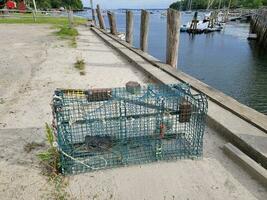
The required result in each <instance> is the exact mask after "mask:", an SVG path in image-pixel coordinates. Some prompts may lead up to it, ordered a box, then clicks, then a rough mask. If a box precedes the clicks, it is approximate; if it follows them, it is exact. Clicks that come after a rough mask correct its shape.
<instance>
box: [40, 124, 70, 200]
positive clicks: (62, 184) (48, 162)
mask: <svg viewBox="0 0 267 200" xmlns="http://www.w3.org/2000/svg"><path fill="white" fill-rule="evenodd" d="M45 133H46V139H47V142H48V144H49V148H48V149H47V150H46V151H44V152H42V153H40V154H38V157H39V159H40V161H41V164H42V166H43V174H44V175H47V176H48V178H49V182H50V183H51V184H52V185H53V190H52V192H51V193H50V194H48V195H47V196H46V197H47V199H54V200H65V199H69V198H70V195H69V194H68V192H67V191H66V187H67V185H68V181H67V180H66V179H65V177H63V176H62V175H61V174H60V154H59V151H58V150H57V148H56V147H54V143H55V134H54V131H53V129H52V128H51V127H50V126H49V125H48V124H47V123H46V124H45Z"/></svg>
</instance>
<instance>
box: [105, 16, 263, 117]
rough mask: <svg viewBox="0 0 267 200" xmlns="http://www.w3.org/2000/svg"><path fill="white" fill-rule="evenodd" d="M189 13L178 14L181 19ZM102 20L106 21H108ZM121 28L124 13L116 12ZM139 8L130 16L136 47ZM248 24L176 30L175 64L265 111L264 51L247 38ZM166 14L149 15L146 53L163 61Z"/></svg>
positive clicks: (136, 45) (187, 17)
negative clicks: (193, 32) (200, 31)
mask: <svg viewBox="0 0 267 200" xmlns="http://www.w3.org/2000/svg"><path fill="white" fill-rule="evenodd" d="M191 19H192V15H186V14H182V23H183V24H184V23H186V22H188V21H189V20H191ZM105 20H106V25H108V21H107V19H105ZM117 24H118V29H119V31H121V32H124V31H125V13H120V12H118V13H117ZM139 28H140V12H136V13H135V16H134V46H135V47H139V34H140V32H139ZM248 32H249V25H248V24H240V23H230V24H228V25H227V26H226V28H225V30H223V31H222V32H220V33H218V32H216V33H210V34H201V35H195V36H192V35H189V34H187V33H181V34H180V45H179V63H178V68H179V69H181V70H182V71H184V72H185V73H187V74H190V75H191V76H194V77H196V78H197V79H199V80H201V81H203V82H205V83H207V84H209V85H211V86H212V87H214V88H217V89H219V90H221V91H222V92H224V93H226V94H228V95H230V96H232V97H233V98H235V99H237V100H238V101H240V102H241V103H244V104H246V105H248V106H250V107H252V108H254V109H256V110H258V111H260V112H262V113H265V114H267V52H263V51H260V50H259V49H258V48H256V46H255V45H254V44H253V42H249V41H248V40H247V39H246V38H247V34H248ZM165 49H166V18H162V17H161V16H160V13H158V14H153V15H151V16H150V32H149V50H148V51H149V53H150V54H152V55H153V56H155V57H156V58H158V59H160V60H162V61H165V52H166V51H165Z"/></svg>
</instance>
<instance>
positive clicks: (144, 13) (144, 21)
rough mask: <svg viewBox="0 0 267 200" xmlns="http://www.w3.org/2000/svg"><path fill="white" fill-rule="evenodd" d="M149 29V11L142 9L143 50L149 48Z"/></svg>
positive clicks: (141, 39) (141, 44) (141, 46)
mask: <svg viewBox="0 0 267 200" xmlns="http://www.w3.org/2000/svg"><path fill="white" fill-rule="evenodd" d="M148 31H149V12H148V11H146V10H142V11H141V26H140V48H141V50H142V51H147V49H148V42H147V41H148Z"/></svg>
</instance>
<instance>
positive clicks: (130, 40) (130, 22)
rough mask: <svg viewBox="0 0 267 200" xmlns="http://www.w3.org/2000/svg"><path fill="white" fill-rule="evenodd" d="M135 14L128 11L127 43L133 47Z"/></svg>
mask: <svg viewBox="0 0 267 200" xmlns="http://www.w3.org/2000/svg"><path fill="white" fill-rule="evenodd" d="M133 25H134V24H133V12H132V11H130V10H127V11H126V42H128V43H129V44H131V45H133Z"/></svg>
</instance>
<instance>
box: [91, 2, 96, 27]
mask: <svg viewBox="0 0 267 200" xmlns="http://www.w3.org/2000/svg"><path fill="white" fill-rule="evenodd" d="M90 6H91V11H92V19H93V24H94V25H96V21H95V9H94V4H93V0H90Z"/></svg>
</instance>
